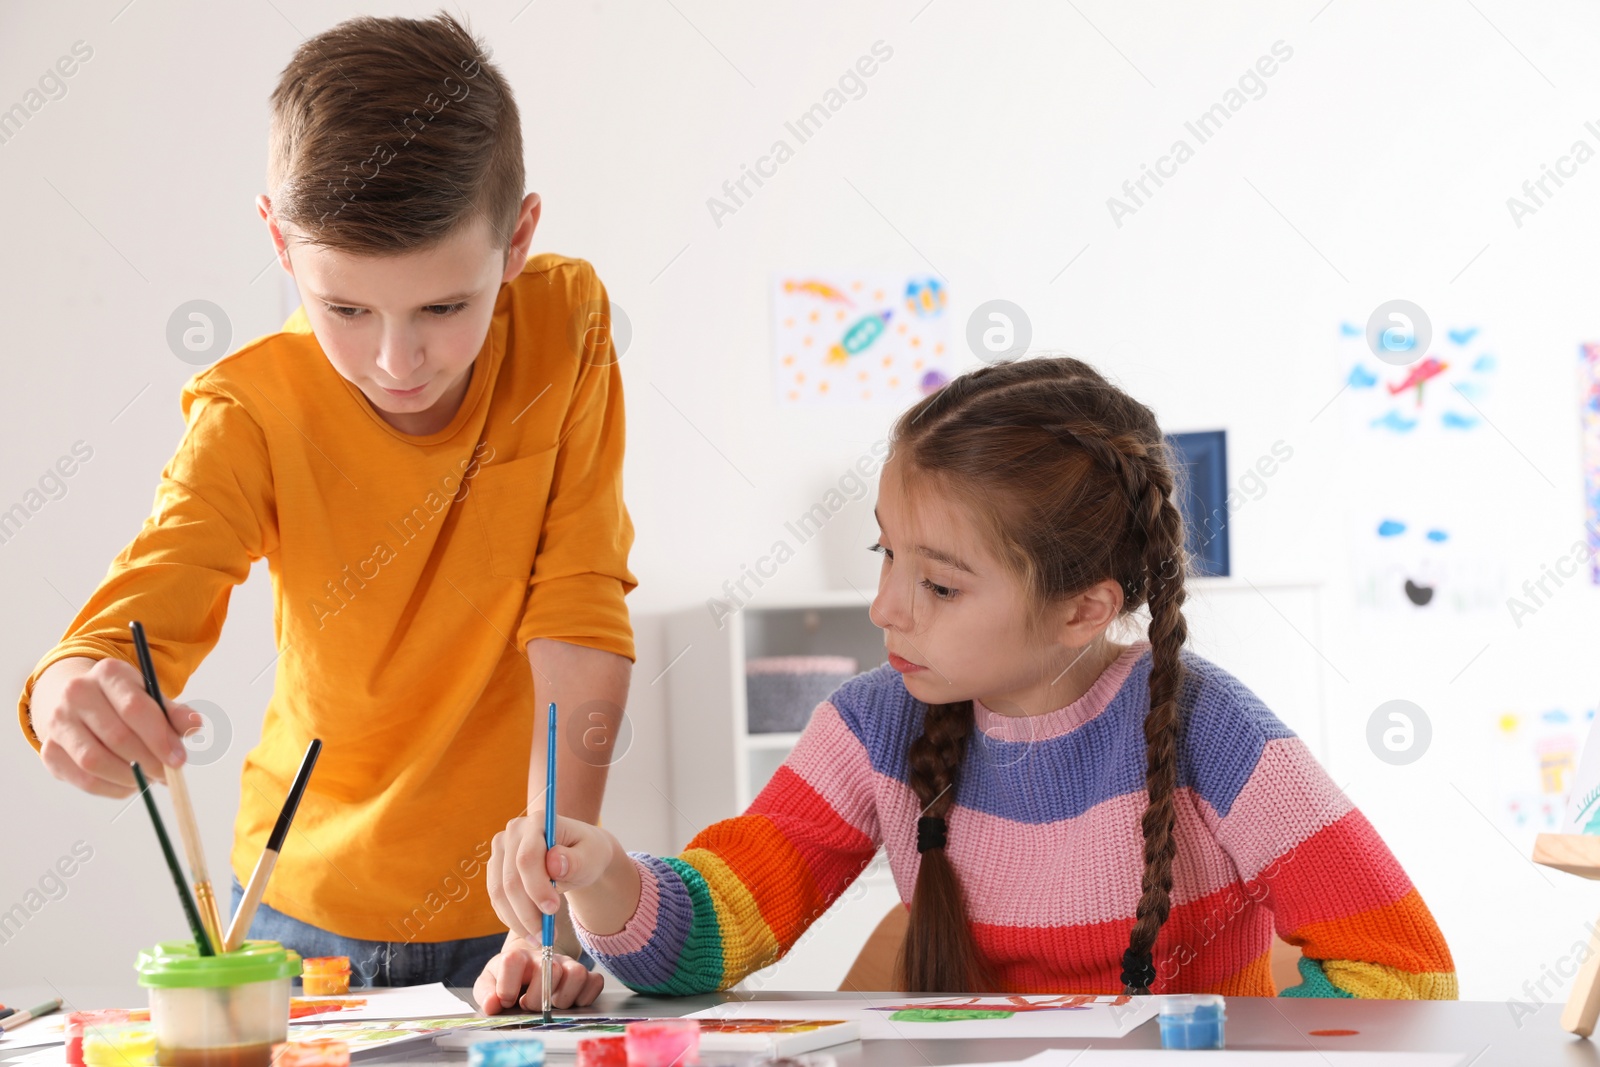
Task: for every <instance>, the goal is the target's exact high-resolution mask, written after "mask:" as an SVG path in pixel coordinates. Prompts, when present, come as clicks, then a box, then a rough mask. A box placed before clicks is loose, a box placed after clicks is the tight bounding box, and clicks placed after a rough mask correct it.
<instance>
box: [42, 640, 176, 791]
mask: <svg viewBox="0 0 1600 1067" xmlns="http://www.w3.org/2000/svg"><path fill="white" fill-rule="evenodd" d="M88 663H89V661H87V660H85V659H81V658H74V659H65V660H61V661H59V662H56V663H53V664H51V665H50V666H49V667H48V668H47V669H46V670H45V672H44V674H42V675H40V676H39V679H38V681H37V682H35V683H34V687H33V704H32V707H31V715H32V718H33V731H34V733H35V734H37V735H38V737H39V742H40V747H39V756H40V758H41V759H42V760H43V761H44V765H45V767H46V768H47V769H48V770H49V771H50V773H51V774H53V775H54V776H55V777H57V778H59V779H61V780H62V781H63V782H67V783H69V784H71V785H75V786H77V787H78V788H79V789H82V790H83V791H84V792H86V793H94V794H96V795H98V796H106V797H126V796H131V795H132V794H133V791H134V781H133V772H132V770H130V769H129V767H128V764H129V763H132V762H137V763H138V764H139V767H140V769H141V770H143V771H144V772H145V774H146V776H148V777H150V778H153V779H155V780H156V781H165V780H166V776H165V774H164V773H163V768H164V767H169V766H171V767H178V766H182V765H183V762H184V757H185V752H184V747H183V735H182V734H181V733H179V732H178V731H177V730H174V729H173V728H172V726H171V725H169V724H168V722H167V717H166V716H165V715H163V714H162V712H161V707H160V705H158V704H157V703H156V702H155V701H154V700H152V699H151V698H150V697H149V695H147V694H146V693H145V691H144V679H143V677H141V675H140V674H139V672H138V671H137V670H136V669H135V668H134V667H133V666H132V665H130V664H127V663H124V662H123V661H122V660H120V659H109V658H108V659H102V660H96V661H93V663H92V665H89V666H87V667H86V666H85V665H86V664H88ZM167 707H168V709H169V710H170V712H171V714H172V722H173V723H176V724H177V725H178V726H179V727H180V728H181V729H183V730H186V731H187V730H193V729H196V728H198V727H199V726H201V725H202V720H201V718H200V716H199V714H198V713H196V712H193V711H190V710H189V709H188V708H186V707H184V706H183V705H182V704H178V703H175V702H173V701H168V702H167Z"/></svg>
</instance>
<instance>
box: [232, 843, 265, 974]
mask: <svg viewBox="0 0 1600 1067" xmlns="http://www.w3.org/2000/svg"><path fill="white" fill-rule="evenodd" d="M277 863H278V854H277V853H276V852H274V851H272V849H270V848H269V849H265V850H263V851H262V853H261V858H260V859H258V860H256V869H255V870H253V871H251V872H250V884H249V885H247V886H245V887H244V896H243V897H242V898H240V900H239V910H238V911H236V912H234V913H233V922H231V923H230V924H228V937H227V940H226V941H225V942H224V945H225V946H226V948H225V949H224V951H225V952H232V951H233V950H234V949H236V948H238V947H239V946H240V945H242V944H244V938H245V934H246V933H248V932H249V930H250V920H251V919H254V918H255V917H256V909H257V908H259V907H260V906H261V896H262V894H263V893H265V892H266V891H267V879H269V878H271V877H272V868H273V867H275V866H277Z"/></svg>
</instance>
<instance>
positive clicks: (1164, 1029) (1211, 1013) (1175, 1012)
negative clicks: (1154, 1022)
mask: <svg viewBox="0 0 1600 1067" xmlns="http://www.w3.org/2000/svg"><path fill="white" fill-rule="evenodd" d="M1159 1019H1160V1022H1161V1047H1162V1048H1174V1049H1177V1048H1223V1047H1224V1042H1223V1035H1224V1030H1225V1027H1226V1024H1227V1021H1228V1011H1227V1001H1225V1000H1223V999H1222V997H1220V996H1218V995H1217V994H1215V993H1192V994H1183V995H1180V996H1168V997H1162V998H1161V1014H1160V1016H1159Z"/></svg>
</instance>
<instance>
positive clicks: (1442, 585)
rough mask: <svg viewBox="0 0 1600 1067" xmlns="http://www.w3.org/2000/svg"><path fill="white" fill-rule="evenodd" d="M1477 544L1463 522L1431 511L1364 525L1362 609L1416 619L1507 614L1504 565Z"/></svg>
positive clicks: (1359, 575) (1401, 512) (1382, 516)
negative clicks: (1503, 611) (1435, 616)
mask: <svg viewBox="0 0 1600 1067" xmlns="http://www.w3.org/2000/svg"><path fill="white" fill-rule="evenodd" d="M1472 540H1473V537H1472V535H1471V534H1470V532H1467V533H1464V532H1463V531H1462V527H1461V526H1460V525H1459V524H1458V522H1456V521H1454V519H1450V520H1446V519H1445V518H1444V516H1443V515H1442V513H1441V512H1440V511H1438V510H1435V509H1431V508H1417V509H1405V508H1397V509H1395V510H1393V511H1385V512H1379V513H1376V514H1371V515H1368V516H1366V517H1364V518H1362V519H1360V520H1359V525H1358V529H1357V532H1356V536H1355V543H1356V552H1355V553H1354V565H1355V581H1356V604H1357V606H1358V607H1361V608H1365V609H1369V610H1375V611H1390V612H1394V611H1399V612H1408V613H1412V614H1417V615H1426V614H1445V613H1457V612H1470V611H1494V610H1504V608H1503V605H1504V602H1505V597H1504V595H1503V587H1504V584H1505V580H1504V579H1505V568H1504V565H1503V564H1502V563H1500V562H1499V561H1498V559H1496V558H1495V556H1494V554H1493V553H1491V552H1489V551H1486V548H1487V546H1481V545H1474V544H1472V543H1471V542H1472ZM1463 541H1465V542H1466V543H1463Z"/></svg>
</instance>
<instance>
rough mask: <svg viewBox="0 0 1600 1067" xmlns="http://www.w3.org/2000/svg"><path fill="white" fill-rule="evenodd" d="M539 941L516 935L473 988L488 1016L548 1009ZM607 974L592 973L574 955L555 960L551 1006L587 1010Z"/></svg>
mask: <svg viewBox="0 0 1600 1067" xmlns="http://www.w3.org/2000/svg"><path fill="white" fill-rule="evenodd" d="M539 956H540V950H539V947H538V944H537V941H528V940H527V939H525V938H522V937H518V936H517V935H516V934H512V935H511V936H510V937H508V938H506V944H505V947H504V948H503V949H501V950H500V954H499V955H498V956H495V957H494V958H493V959H491V960H490V961H489V963H488V966H486V967H484V969H483V973H482V974H480V975H479V976H478V981H477V982H476V983H475V984H474V985H473V987H472V999H474V1000H476V1001H477V1002H478V1010H479V1011H481V1012H483V1013H484V1014H485V1015H498V1014H500V1013H501V1012H503V1011H514V1010H516V1009H517V1008H518V1007H522V1008H525V1009H527V1010H528V1011H538V1010H540V1009H541V1008H543V1007H544V1004H543V1000H544V985H543V980H542V977H541V975H540V973H539ZM605 984H606V979H605V975H603V974H601V973H600V972H598V971H590V970H589V969H588V968H586V967H584V965H583V964H581V963H579V962H578V961H577V960H575V959H572V958H571V957H570V956H562V955H559V954H558V955H557V956H556V957H555V974H554V975H552V978H551V983H550V985H551V989H550V1006H551V1007H553V1008H572V1007H578V1008H587V1007H588V1006H589V1005H591V1004H593V1003H594V1002H595V998H596V997H598V996H599V995H600V990H601V989H603V988H604V987H605Z"/></svg>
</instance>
